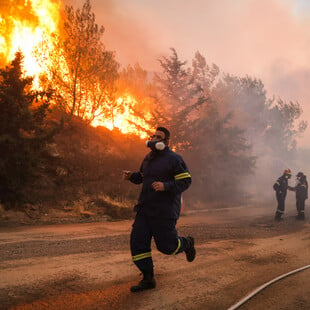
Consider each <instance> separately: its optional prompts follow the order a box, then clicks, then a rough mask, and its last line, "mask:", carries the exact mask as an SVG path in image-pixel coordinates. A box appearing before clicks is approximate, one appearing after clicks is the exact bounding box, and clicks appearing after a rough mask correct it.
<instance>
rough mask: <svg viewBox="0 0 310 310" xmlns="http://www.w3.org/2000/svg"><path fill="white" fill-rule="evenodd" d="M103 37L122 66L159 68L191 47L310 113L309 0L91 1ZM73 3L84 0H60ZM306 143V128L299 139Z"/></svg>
mask: <svg viewBox="0 0 310 310" xmlns="http://www.w3.org/2000/svg"><path fill="white" fill-rule="evenodd" d="M90 2H91V5H92V8H93V11H94V13H95V15H96V22H97V23H98V24H99V25H103V26H104V27H105V34H104V39H103V41H104V43H105V45H106V47H107V48H108V49H110V50H114V51H116V57H117V60H118V61H119V62H120V63H121V65H123V66H126V65H127V64H135V63H139V64H140V65H141V66H142V67H143V68H145V69H146V70H149V71H156V70H158V69H159V63H158V58H160V57H161V56H168V55H170V48H171V47H173V48H175V49H176V50H177V52H178V55H179V57H180V58H181V60H187V61H188V63H189V64H190V63H191V60H192V58H193V57H194V54H195V52H196V51H197V50H198V51H200V52H201V54H203V56H204V57H205V58H206V60H207V62H208V63H210V64H211V63H215V64H216V65H218V66H219V67H220V69H221V70H222V71H224V72H226V73H230V74H234V75H238V76H244V75H249V76H251V77H256V78H259V79H261V80H262V81H263V83H264V84H265V87H266V90H267V95H268V96H269V97H272V96H275V97H280V98H282V99H284V100H286V101H290V100H291V101H298V102H299V103H300V104H301V106H302V107H303V111H304V114H303V117H302V118H303V119H305V120H310V92H309V90H308V89H309V86H308V85H310V62H309V55H310V31H309V29H310V27H309V26H310V5H309V1H306V0H193V1H188V0H148V1H141V0H91V1H90ZM65 3H66V4H70V5H73V6H74V7H75V8H77V7H81V6H82V5H83V3H84V1H83V0H65ZM299 144H300V145H301V146H307V147H310V129H309V128H308V129H307V131H306V133H305V134H304V137H303V138H301V139H300V141H299Z"/></svg>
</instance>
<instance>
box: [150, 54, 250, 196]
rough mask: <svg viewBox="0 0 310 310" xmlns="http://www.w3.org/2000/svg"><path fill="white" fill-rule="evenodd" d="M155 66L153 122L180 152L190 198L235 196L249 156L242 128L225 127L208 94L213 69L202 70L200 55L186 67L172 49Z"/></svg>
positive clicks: (214, 78)
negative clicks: (188, 174)
mask: <svg viewBox="0 0 310 310" xmlns="http://www.w3.org/2000/svg"><path fill="white" fill-rule="evenodd" d="M160 64H161V67H162V70H163V72H162V74H161V75H157V77H156V82H157V85H158V90H159V92H158V104H157V105H156V108H155V109H154V111H155V112H154V113H153V121H154V123H155V122H157V123H158V124H162V125H164V126H166V127H167V128H169V129H170V130H171V133H172V145H173V147H175V148H176V150H177V151H178V152H179V151H181V152H182V154H183V156H184V157H185V159H186V162H187V163H188V165H189V168H190V170H191V173H192V175H193V179H194V182H195V183H194V184H195V185H194V186H193V188H192V190H191V192H192V194H193V195H194V197H196V199H199V200H201V199H206V198H208V199H212V200H215V199H222V200H224V199H233V198H236V197H237V196H238V195H239V194H240V191H239V190H240V188H239V182H238V179H239V178H242V177H243V176H245V175H248V174H250V173H252V171H253V168H254V164H255V158H254V156H252V154H251V146H250V145H249V144H248V142H247V140H246V139H245V137H244V130H243V129H241V128H240V127H238V126H236V125H234V124H233V123H231V120H232V115H231V113H226V114H225V113H224V114H223V115H221V113H220V112H219V107H220V105H219V102H218V101H217V98H215V97H214V96H213V89H214V87H215V86H216V85H217V79H218V75H219V68H218V67H217V66H216V65H212V66H208V65H207V64H206V61H205V59H204V57H203V56H202V55H201V54H200V53H196V55H195V58H194V60H193V62H192V67H191V68H186V67H185V65H186V62H183V61H180V60H179V58H178V55H177V53H176V51H175V50H174V49H172V56H170V57H168V58H167V57H164V58H162V59H161V60H160Z"/></svg>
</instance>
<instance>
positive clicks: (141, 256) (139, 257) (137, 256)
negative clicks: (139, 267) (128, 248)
mask: <svg viewBox="0 0 310 310" xmlns="http://www.w3.org/2000/svg"><path fill="white" fill-rule="evenodd" d="M148 257H152V252H146V253H141V254H137V255H135V256H132V260H133V261H134V262H136V261H138V260H141V259H144V258H148Z"/></svg>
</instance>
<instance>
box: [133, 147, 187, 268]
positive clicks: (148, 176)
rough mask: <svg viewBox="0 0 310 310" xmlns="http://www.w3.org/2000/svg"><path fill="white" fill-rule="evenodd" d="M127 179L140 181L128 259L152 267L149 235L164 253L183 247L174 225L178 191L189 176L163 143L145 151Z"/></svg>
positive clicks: (177, 210)
mask: <svg viewBox="0 0 310 310" xmlns="http://www.w3.org/2000/svg"><path fill="white" fill-rule="evenodd" d="M130 181H131V182H133V183H135V184H141V183H142V190H141V193H140V196H139V200H138V204H137V205H136V207H135V211H136V212H137V214H136V218H135V221H134V224H133V227H132V232H131V237H130V246H131V253H132V259H133V261H134V263H135V264H136V265H137V267H138V268H139V269H140V270H141V271H142V272H143V271H147V270H151V269H153V261H152V255H151V239H152V237H154V241H155V243H156V246H157V249H158V250H159V251H160V252H162V253H165V254H178V253H180V252H182V251H184V249H186V248H187V245H188V244H187V242H188V241H187V239H186V238H184V237H179V236H178V233H177V230H176V228H175V225H176V222H177V219H178V218H179V215H180V208H181V193H182V192H183V191H185V190H186V189H187V188H188V187H189V186H190V184H191V176H190V173H189V171H188V169H187V167H186V164H185V163H184V161H183V159H182V157H181V156H179V155H178V154H176V153H174V152H173V151H171V150H170V149H169V148H168V147H166V148H165V149H164V150H163V151H158V152H154V151H152V152H150V153H149V154H147V155H146V157H145V158H144V160H143V162H142V164H141V167H140V171H139V172H134V173H133V174H132V175H131V177H130ZM156 181H159V182H163V183H164V187H165V190H164V191H155V190H154V189H153V188H152V183H153V182H156Z"/></svg>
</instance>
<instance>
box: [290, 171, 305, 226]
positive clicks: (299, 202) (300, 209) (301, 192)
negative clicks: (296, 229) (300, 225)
mask: <svg viewBox="0 0 310 310" xmlns="http://www.w3.org/2000/svg"><path fill="white" fill-rule="evenodd" d="M296 179H297V184H296V186H295V187H291V186H289V187H288V189H289V190H292V191H294V192H296V208H297V216H296V219H297V220H304V219H305V201H306V199H307V198H308V182H307V177H306V176H305V175H304V174H303V173H302V172H298V173H297V175H296Z"/></svg>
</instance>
